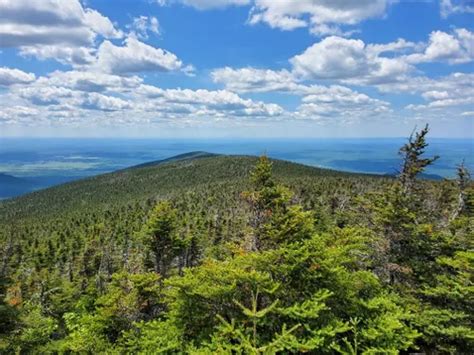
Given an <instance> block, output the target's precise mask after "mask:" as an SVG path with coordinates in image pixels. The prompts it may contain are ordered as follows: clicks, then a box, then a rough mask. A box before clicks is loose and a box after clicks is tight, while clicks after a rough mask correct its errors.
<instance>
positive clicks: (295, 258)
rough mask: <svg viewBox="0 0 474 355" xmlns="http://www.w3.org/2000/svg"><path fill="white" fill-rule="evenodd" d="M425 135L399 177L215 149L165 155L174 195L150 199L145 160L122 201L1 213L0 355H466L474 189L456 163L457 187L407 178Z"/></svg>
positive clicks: (411, 146) (419, 165)
mask: <svg viewBox="0 0 474 355" xmlns="http://www.w3.org/2000/svg"><path fill="white" fill-rule="evenodd" d="M427 133H428V127H425V128H424V129H423V130H421V131H420V132H418V133H416V134H415V135H414V136H412V137H411V138H410V140H409V141H408V143H407V144H406V145H405V146H404V147H402V149H401V150H400V153H401V155H402V158H403V165H402V169H401V172H400V175H399V177H398V178H397V179H388V178H375V177H370V176H361V175H346V174H337V173H331V172H326V173H321V172H318V173H317V174H315V175H312V174H313V173H310V172H309V171H306V170H304V169H303V168H298V169H299V170H298V169H296V168H295V169H294V170H292V167H293V166H296V165H291V164H289V165H285V164H282V163H280V162H275V163H273V162H272V161H270V160H269V159H268V158H266V157H261V158H260V159H259V160H258V161H256V164H255V166H254V167H253V168H252V170H251V172H250V174H248V173H247V166H248V165H246V164H247V163H248V160H245V159H243V158H223V157H214V158H209V159H207V158H206V159H199V161H191V162H185V163H183V162H182V163H179V164H174V165H173V164H171V165H170V166H167V167H166V169H168V170H166V175H160V176H161V177H163V181H165V184H176V185H177V186H179V187H177V188H175V189H169V190H167V191H166V196H165V197H166V198H163V197H164V196H163V195H160V196H155V198H152V197H150V196H149V197H148V198H147V199H145V200H143V198H142V197H143V196H145V193H142V192H141V191H142V190H138V189H139V185H137V184H136V181H137V180H136V179H137V177H140V181H142V182H143V181H145V182H146V181H152V179H154V177H152V176H155V175H154V174H153V173H152V172H156V169H155V170H148V169H153V168H149V167H147V168H145V170H140V172H139V173H138V174H137V175H132V176H133V179H132V180H133V181H134V189H135V190H134V191H136V192H135V194H134V196H135V199H130V200H133V201H134V202H132V203H128V204H123V203H121V201H123V200H122V199H121V197H120V196H113V197H111V199H110V200H107V201H105V200H104V198H103V195H104V194H105V192H104V191H107V190H100V191H98V192H97V194H96V197H94V196H93V195H88V197H87V199H88V200H89V201H90V200H91V199H94V198H97V201H96V202H94V203H90V204H87V203H85V204H84V203H82V204H81V202H80V200H77V197H75V201H72V202H71V203H70V204H71V206H74V208H72V207H71V208H70V209H65V211H63V212H62V213H61V212H57V213H56V212H55V213H54V214H52V215H48V214H47V213H46V212H45V211H36V212H35V214H33V216H30V217H29V218H26V217H22V218H17V219H15V218H13V217H11V219H12V220H11V221H8V220H7V221H5V222H4V223H3V224H2V226H3V228H2V229H3V230H2V232H0V233H2V234H1V236H2V244H1V247H2V249H1V250H2V255H1V256H2V259H1V260H0V262H1V264H0V268H1V269H0V277H1V285H0V293H1V297H2V303H1V304H0V334H1V335H0V349H1V351H2V352H4V353H41V354H43V353H53V354H54V353H73V352H80V353H94V354H95V353H117V354H122V353H124V354H125V353H144V354H150V353H196V354H208V353H221V354H226V353H229V354H231V353H232V354H233V353H237V354H238V353H241V354H273V353H302V352H308V353H316V354H324V353H328V354H333V353H340V354H392V353H393V354H397V353H408V352H425V353H453V354H459V353H461V354H462V353H465V354H469V353H471V352H472V349H474V328H473V321H474V250H473V243H474V187H473V184H472V182H471V181H470V176H469V172H468V171H467V170H466V168H465V167H464V166H463V165H460V166H459V168H458V178H457V180H456V181H443V182H430V181H423V180H419V179H418V178H417V177H418V176H419V175H420V174H421V173H422V172H423V171H424V169H425V168H426V167H427V166H428V165H430V164H432V163H433V162H434V161H435V160H436V157H428V158H427V157H425V156H424V152H425V149H426V146H427V143H426V135H427ZM253 162H254V161H253V160H252V163H253ZM188 165H191V166H188ZM212 167H214V168H215V169H214V170H212ZM274 170H275V171H278V173H277V174H275V173H274ZM295 171H296V172H295ZM130 174H131V173H130ZM158 174H162V173H158ZM172 174H175V177H180V178H182V177H187V178H188V179H189V180H187V181H186V180H185V181H177V182H172ZM248 175H249V176H248ZM129 177H130V175H129ZM112 178H114V177H113V176H112ZM123 179H125V178H123ZM119 181H120V186H126V180H119ZM124 184H125V185H124ZM180 184H183V185H187V186H188V189H185V188H184V186H181V185H180ZM112 186H115V185H112ZM114 188H116V186H115V187H112V189H114ZM121 188H122V187H121ZM123 188H124V189H125V187H123ZM148 188H149V187H145V188H143V189H145V190H146V191H148V190H147V189H148ZM59 191H60V192H61V191H62V192H61V193H60V194H58V193H57V194H55V195H52V194H51V195H46V196H51V200H59V201H60V200H61V198H64V197H65V195H64V194H62V193H64V192H67V191H70V190H68V187H65V188H63V190H59ZM82 191H86V190H84V189H83V190H82ZM109 192H110V190H109ZM73 193H74V194H76V196H77V194H80V193H81V189H76V191H74V192H73ZM97 196H99V197H97ZM139 197H140V198H141V200H140V198H139ZM46 200H48V199H46ZM28 201H29V200H26V201H24V202H22V203H24V205H21V204H20V203H18V202H17V203H16V204H17V205H16V206H15V209H16V210H15V213H14V214H10V216H12V215H21V214H22V212H21V211H22V209H31V202H28ZM104 201H105V202H104ZM112 201H113V202H112ZM44 203H46V202H44V200H43V202H42V203H40V204H38V205H37V206H42V205H43V204H44ZM81 206H82V207H81ZM7 215H8V214H7ZM35 215H36V216H37V217H35Z"/></svg>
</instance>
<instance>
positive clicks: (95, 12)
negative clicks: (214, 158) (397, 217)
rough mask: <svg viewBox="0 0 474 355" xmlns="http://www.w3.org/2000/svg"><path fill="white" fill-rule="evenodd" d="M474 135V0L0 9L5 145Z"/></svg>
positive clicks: (38, 2) (32, 0) (62, 4)
mask: <svg viewBox="0 0 474 355" xmlns="http://www.w3.org/2000/svg"><path fill="white" fill-rule="evenodd" d="M426 123H428V124H430V127H431V134H432V136H434V137H446V138H474V0H439V1H438V0H432V1H412V0H399V1H397V0H358V1H350V0H113V1H112V0H83V1H79V0H0V137H2V136H3V137H7V136H22V137H30V136H31V137H42V136H44V137H168V138H170V137H171V138H173V137H180V138H186V137H192V138H211V137H228V138H233V137H235V138H237V137H249V138H250V137H251V138H258V137H400V136H407V135H409V134H410V133H411V132H412V131H413V129H414V128H415V127H420V126H423V125H424V124H426Z"/></svg>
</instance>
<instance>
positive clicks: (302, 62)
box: [290, 36, 413, 84]
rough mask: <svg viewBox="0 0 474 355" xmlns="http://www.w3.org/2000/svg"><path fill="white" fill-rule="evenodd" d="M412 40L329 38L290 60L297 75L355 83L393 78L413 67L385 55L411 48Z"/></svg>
mask: <svg viewBox="0 0 474 355" xmlns="http://www.w3.org/2000/svg"><path fill="white" fill-rule="evenodd" d="M410 46H411V44H410V45H409V44H408V42H403V43H400V41H397V42H393V43H390V44H386V45H366V44H365V43H364V42H363V41H362V40H360V39H359V40H356V39H346V38H342V37H337V36H331V37H326V38H324V39H323V40H322V41H320V42H317V43H315V44H313V45H312V46H311V47H309V48H307V49H306V50H305V51H304V52H303V53H302V54H299V55H296V56H294V57H293V58H291V59H290V63H291V64H292V66H293V72H294V74H295V75H298V76H301V77H302V78H306V79H339V80H346V81H347V82H348V83H351V84H371V83H378V82H385V81H393V80H396V78H397V77H398V76H400V75H403V74H406V73H408V72H409V71H410V70H412V69H413V68H412V66H411V65H410V64H408V63H406V62H405V61H404V60H402V59H400V58H397V57H382V56H381V55H380V54H381V53H383V52H386V51H394V50H399V49H400V48H406V47H410Z"/></svg>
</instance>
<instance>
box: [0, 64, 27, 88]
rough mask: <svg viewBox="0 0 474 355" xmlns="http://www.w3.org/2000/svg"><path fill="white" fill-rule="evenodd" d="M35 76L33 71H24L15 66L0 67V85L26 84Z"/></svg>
mask: <svg viewBox="0 0 474 355" xmlns="http://www.w3.org/2000/svg"><path fill="white" fill-rule="evenodd" d="M35 78H36V76H35V74H33V73H26V72H24V71H22V70H19V69H15V68H7V67H0V86H10V85H15V84H28V83H31V82H32V81H34V80H35Z"/></svg>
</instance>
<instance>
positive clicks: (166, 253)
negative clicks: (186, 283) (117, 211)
mask: <svg viewBox="0 0 474 355" xmlns="http://www.w3.org/2000/svg"><path fill="white" fill-rule="evenodd" d="M176 229H177V210H176V209H174V208H173V207H172V206H171V204H170V203H169V202H167V201H164V202H160V203H158V204H157V205H156V206H155V207H154V208H153V210H152V212H151V215H150V217H149V219H148V221H147V223H146V225H145V226H144V228H143V230H142V232H141V238H142V240H143V242H144V244H145V245H146V247H147V248H148V252H149V253H150V254H151V257H152V261H153V265H154V270H155V272H157V273H159V274H160V275H161V277H162V278H165V277H166V276H167V274H168V271H169V269H170V266H171V263H172V262H173V260H174V258H175V257H177V256H178V255H179V254H180V253H181V252H182V251H183V248H184V246H185V245H184V241H183V240H182V239H181V238H180V236H179V234H178V233H177V230H176Z"/></svg>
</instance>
